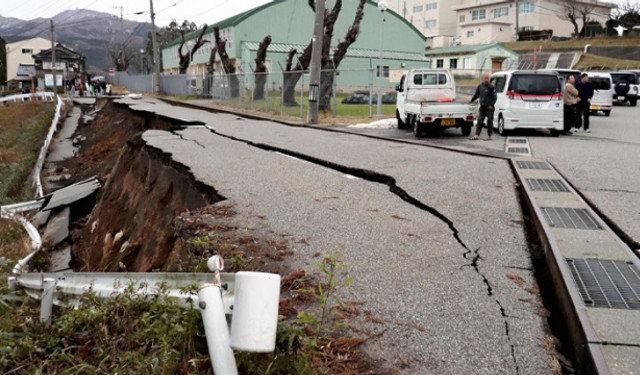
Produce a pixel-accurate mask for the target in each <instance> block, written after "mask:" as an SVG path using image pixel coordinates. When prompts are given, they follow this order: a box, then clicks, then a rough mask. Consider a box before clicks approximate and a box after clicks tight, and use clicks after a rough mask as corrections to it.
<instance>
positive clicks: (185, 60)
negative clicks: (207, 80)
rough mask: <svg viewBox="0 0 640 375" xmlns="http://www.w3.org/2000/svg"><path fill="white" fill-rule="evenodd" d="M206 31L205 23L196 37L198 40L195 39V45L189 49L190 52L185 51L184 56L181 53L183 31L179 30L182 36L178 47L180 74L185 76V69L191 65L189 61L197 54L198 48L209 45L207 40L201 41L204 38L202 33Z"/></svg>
mask: <svg viewBox="0 0 640 375" xmlns="http://www.w3.org/2000/svg"><path fill="white" fill-rule="evenodd" d="M206 31H207V24H206V23H205V24H204V25H203V26H202V31H201V32H200V35H198V38H196V43H195V44H194V45H193V46H192V47H191V50H190V51H189V50H187V52H186V53H185V54H183V53H182V47H184V44H185V40H184V33H185V32H184V30H181V32H180V35H181V36H182V40H181V41H180V47H178V56H179V58H180V74H187V69H188V68H189V65H190V64H191V59H192V58H193V55H194V54H195V53H196V52H198V50H199V49H200V48H202V46H204V45H205V44H206V43H209V41H208V40H203V38H204V33H205V32H206Z"/></svg>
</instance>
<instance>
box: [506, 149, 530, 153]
mask: <svg viewBox="0 0 640 375" xmlns="http://www.w3.org/2000/svg"><path fill="white" fill-rule="evenodd" d="M507 152H509V153H511V154H528V153H529V149H528V148H526V147H509V148H508V149H507Z"/></svg>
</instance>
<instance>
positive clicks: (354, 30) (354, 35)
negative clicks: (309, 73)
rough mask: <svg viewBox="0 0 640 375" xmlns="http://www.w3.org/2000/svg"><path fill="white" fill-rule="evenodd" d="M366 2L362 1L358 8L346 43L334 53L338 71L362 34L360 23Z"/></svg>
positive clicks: (342, 43)
mask: <svg viewBox="0 0 640 375" xmlns="http://www.w3.org/2000/svg"><path fill="white" fill-rule="evenodd" d="M366 2H367V1H366V0H360V3H359V4H358V8H357V10H356V17H355V18H354V20H353V23H352V24H351V26H350V27H349V30H347V35H346V36H345V38H344V41H342V42H340V43H339V44H338V46H337V47H336V49H335V51H334V52H333V67H334V69H337V68H338V66H340V63H341V62H342V60H343V59H344V57H345V56H346V55H347V51H348V50H349V47H351V45H352V44H353V43H355V42H356V40H357V39H358V35H359V34H360V23H361V22H362V19H363V18H364V6H365V4H366Z"/></svg>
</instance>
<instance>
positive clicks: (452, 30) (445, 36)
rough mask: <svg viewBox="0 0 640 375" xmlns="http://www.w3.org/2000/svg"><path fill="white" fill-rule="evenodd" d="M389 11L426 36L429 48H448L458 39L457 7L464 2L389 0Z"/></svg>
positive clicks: (450, 0)
mask: <svg viewBox="0 0 640 375" xmlns="http://www.w3.org/2000/svg"><path fill="white" fill-rule="evenodd" d="M387 3H388V5H389V9H391V10H392V11H394V12H396V13H398V14H399V15H401V16H402V17H404V18H405V19H406V20H407V21H409V22H411V23H412V24H413V26H415V27H416V28H417V29H418V30H420V32H422V34H423V35H424V36H426V37H427V46H428V47H432V48H437V47H446V46H448V45H450V44H451V43H452V42H453V40H454V39H455V38H456V37H457V35H458V34H457V31H458V22H457V19H456V11H455V10H454V9H453V8H454V7H455V6H458V5H461V4H463V3H464V0H446V1H445V0H415V1H407V0H387Z"/></svg>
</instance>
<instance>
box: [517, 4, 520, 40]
mask: <svg viewBox="0 0 640 375" xmlns="http://www.w3.org/2000/svg"><path fill="white" fill-rule="evenodd" d="M518 39H520V9H519V7H518V0H516V42H517V41H518Z"/></svg>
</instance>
